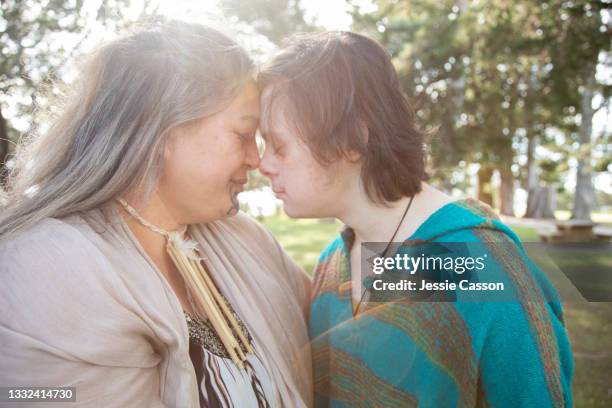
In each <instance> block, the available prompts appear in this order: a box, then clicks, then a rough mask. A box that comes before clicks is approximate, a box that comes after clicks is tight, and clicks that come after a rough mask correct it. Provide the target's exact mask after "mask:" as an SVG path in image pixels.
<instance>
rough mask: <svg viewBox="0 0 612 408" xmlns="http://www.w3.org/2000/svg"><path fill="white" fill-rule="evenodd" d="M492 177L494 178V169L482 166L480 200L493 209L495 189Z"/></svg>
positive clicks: (479, 185)
mask: <svg viewBox="0 0 612 408" xmlns="http://www.w3.org/2000/svg"><path fill="white" fill-rule="evenodd" d="M491 177H493V169H492V168H491V167H489V166H484V165H481V166H480V169H479V170H478V199H479V200H480V201H482V202H483V203H485V204H488V205H490V206H491V207H492V206H493V188H492V187H491Z"/></svg>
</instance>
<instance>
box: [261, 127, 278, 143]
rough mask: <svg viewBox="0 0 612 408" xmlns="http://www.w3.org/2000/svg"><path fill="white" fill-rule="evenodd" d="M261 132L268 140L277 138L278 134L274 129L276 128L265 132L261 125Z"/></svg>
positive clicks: (264, 138)
mask: <svg viewBox="0 0 612 408" xmlns="http://www.w3.org/2000/svg"><path fill="white" fill-rule="evenodd" d="M259 134H260V135H261V137H262V138H263V140H265V141H268V140H274V139H276V138H277V136H276V132H275V131H274V129H267V132H264V131H263V130H262V129H261V127H260V128H259Z"/></svg>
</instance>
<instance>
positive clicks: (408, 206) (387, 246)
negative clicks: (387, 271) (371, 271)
mask: <svg viewBox="0 0 612 408" xmlns="http://www.w3.org/2000/svg"><path fill="white" fill-rule="evenodd" d="M412 200H414V196H412V197H410V201H408V205H407V206H406V209H405V210H404V214H403V215H402V218H401V219H400V221H399V223H398V224H397V227H396V228H395V232H394V233H393V235H392V236H391V239H390V240H389V241H388V242H387V245H386V246H385V249H384V250H383V251H382V253H381V254H380V256H381V257H383V258H384V257H385V256H386V255H387V251H388V250H389V247H390V246H391V243H392V242H393V240H394V239H395V236H396V235H397V232H398V231H399V229H400V227H401V225H402V222H404V219H405V218H406V214H408V210H410V206H411V205H412ZM367 291H368V288H364V289H363V292H361V297H360V298H359V303H357V307H356V308H355V309H354V310H353V316H356V315H357V313H359V308H360V307H361V304H362V303H363V298H364V296H365V294H366V292H367Z"/></svg>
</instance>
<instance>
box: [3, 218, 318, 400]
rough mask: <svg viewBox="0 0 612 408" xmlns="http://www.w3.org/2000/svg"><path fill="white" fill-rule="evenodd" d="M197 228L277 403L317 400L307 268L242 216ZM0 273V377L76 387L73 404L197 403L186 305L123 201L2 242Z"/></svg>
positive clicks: (46, 222) (193, 228) (12, 381)
mask: <svg viewBox="0 0 612 408" xmlns="http://www.w3.org/2000/svg"><path fill="white" fill-rule="evenodd" d="M189 231H190V234H191V235H192V237H193V238H194V239H195V240H196V241H198V243H199V245H200V246H201V247H202V249H203V252H204V254H205V255H206V256H207V257H208V258H209V260H208V261H207V262H208V265H209V266H210V269H211V270H210V272H211V274H212V276H213V277H214V279H215V280H216V282H217V285H218V287H219V290H220V291H221V292H222V293H223V294H224V295H225V296H226V297H227V298H228V299H229V301H230V302H231V304H232V306H233V307H234V309H235V310H236V312H237V313H238V314H239V315H240V316H241V318H242V319H243V321H244V322H245V324H246V325H247V326H248V328H249V330H250V332H251V335H252V336H253V337H254V339H255V341H256V343H257V344H259V345H260V352H261V355H262V360H263V362H264V364H265V365H266V368H267V369H268V371H269V372H270V374H271V377H272V379H273V381H274V382H275V384H276V386H277V389H278V401H277V402H276V404H277V405H278V406H286V407H303V406H311V405H312V377H311V360H310V348H309V344H308V333H307V324H306V316H305V311H304V307H303V306H304V305H307V303H308V298H309V290H310V289H309V287H310V281H309V280H308V278H307V277H306V275H305V274H304V273H303V271H302V270H300V268H299V267H297V266H296V265H295V263H294V262H292V261H291V259H290V258H289V257H288V256H287V254H286V253H285V252H284V250H283V249H282V248H281V247H280V245H279V244H278V243H277V241H276V240H275V239H274V237H273V236H272V235H271V234H270V233H269V232H268V231H267V230H266V229H264V228H263V227H262V226H261V225H259V224H258V223H256V222H255V221H253V220H252V219H250V218H249V217H248V216H246V215H244V214H242V213H239V214H238V215H236V216H234V217H231V218H228V219H224V220H219V221H215V222H211V223H208V224H201V225H192V226H190V230H189ZM0 277H1V284H0V344H1V345H2V352H1V353H0V386H47V387H49V386H58V387H59V386H62V387H69V386H74V387H76V398H77V403H76V404H75V403H73V404H71V405H70V406H95V407H99V406H104V407H122V408H123V407H162V406H167V407H197V406H198V385H197V384H196V376H195V371H194V368H193V365H192V363H191V360H190V359H189V340H188V331H187V325H186V322H185V319H184V316H183V312H182V308H181V305H180V302H179V300H178V298H177V297H176V295H175V294H174V292H173V291H172V289H171V288H170V285H169V284H168V283H167V281H166V279H165V278H164V276H163V275H162V274H161V273H160V272H159V270H158V269H157V268H156V267H155V265H154V264H153V262H152V261H151V259H150V258H149V257H148V256H147V254H146V253H145V251H144V250H143V249H142V247H141V246H140V244H139V243H138V241H137V240H136V239H135V237H134V236H133V235H132V233H131V231H130V230H129V228H128V227H127V225H126V224H125V222H124V221H123V219H122V218H121V217H120V216H119V215H118V213H117V212H116V211H115V210H111V211H106V216H105V215H103V212H102V211H101V210H95V211H91V212H88V213H87V214H81V215H72V216H70V217H66V218H63V219H61V220H58V219H45V220H43V221H41V222H39V223H38V224H36V225H34V226H33V227H32V228H29V229H27V230H26V231H24V232H22V233H19V234H18V235H17V236H16V237H14V238H10V239H9V240H5V241H3V242H2V243H1V244H0ZM0 404H4V403H0ZM49 404H50V406H57V403H55V405H54V403H49ZM45 405H46V404H39V403H37V404H36V406H45ZM3 406H4V405H3ZM7 406H8V405H7ZM15 406H23V404H15Z"/></svg>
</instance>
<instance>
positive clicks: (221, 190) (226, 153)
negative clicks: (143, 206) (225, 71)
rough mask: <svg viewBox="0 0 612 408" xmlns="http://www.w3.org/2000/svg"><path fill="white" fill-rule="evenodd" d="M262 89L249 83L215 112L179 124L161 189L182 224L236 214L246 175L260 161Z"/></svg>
mask: <svg viewBox="0 0 612 408" xmlns="http://www.w3.org/2000/svg"><path fill="white" fill-rule="evenodd" d="M258 125H259V91H258V89H257V87H256V85H255V84H254V83H249V84H248V85H247V86H246V87H245V88H244V89H243V90H242V92H241V93H240V94H239V95H238V96H237V97H236V99H234V100H233V101H232V102H231V104H230V105H229V106H228V107H227V108H225V109H224V110H222V111H221V112H218V113H216V114H214V115H211V116H207V117H205V118H202V119H200V120H197V121H194V122H193V123H190V124H187V125H184V126H181V127H178V128H176V129H174V130H173V131H172V132H171V134H170V139H169V141H168V144H167V148H166V150H165V152H164V169H163V171H162V175H161V177H160V181H159V185H158V189H157V193H158V195H159V197H160V199H161V200H162V202H163V204H164V205H165V206H166V207H167V208H168V209H169V210H170V211H171V212H172V213H173V214H174V215H175V217H176V218H177V219H176V221H178V222H180V223H182V224H191V223H196V222H198V223H202V222H208V221H212V220H215V219H218V218H223V217H226V216H230V215H234V214H235V213H236V212H237V211H238V201H237V200H236V195H237V194H238V193H239V192H241V191H242V190H243V188H244V185H245V184H246V182H247V173H248V171H249V170H253V169H255V168H257V167H258V165H259V154H258V151H257V145H256V143H255V132H256V130H257V127H258Z"/></svg>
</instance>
